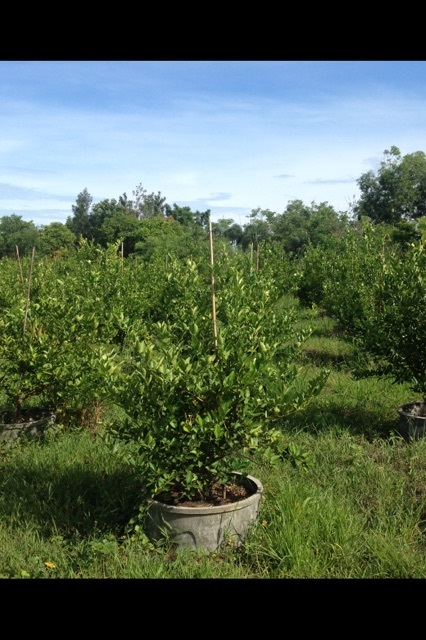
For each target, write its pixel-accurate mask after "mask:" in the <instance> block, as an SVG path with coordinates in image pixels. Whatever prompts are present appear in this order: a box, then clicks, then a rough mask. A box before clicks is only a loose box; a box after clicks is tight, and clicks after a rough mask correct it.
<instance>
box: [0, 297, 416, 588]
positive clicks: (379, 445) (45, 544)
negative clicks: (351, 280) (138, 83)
mask: <svg viewBox="0 0 426 640" xmlns="http://www.w3.org/2000/svg"><path fill="white" fill-rule="evenodd" d="M280 304H281V309H282V311H283V312H284V310H285V309H287V308H291V309H292V311H293V312H294V313H296V314H297V322H298V324H299V326H300V327H302V328H303V327H304V326H305V325H306V326H308V325H309V326H310V327H311V329H312V333H311V335H310V337H308V338H307V340H306V341H305V342H304V343H303V345H302V347H301V349H300V350H299V351H298V353H297V355H296V356H295V357H296V361H297V366H298V367H300V369H301V371H302V373H303V375H304V376H305V377H306V379H309V378H314V377H315V376H317V374H318V372H319V371H320V370H321V369H322V368H323V367H326V368H327V369H328V370H329V375H328V378H327V380H326V382H325V384H324V386H323V388H322V389H321V391H320V392H319V393H318V394H315V395H313V396H312V398H311V399H310V401H309V402H308V403H307V404H306V406H303V407H302V408H301V409H300V410H299V411H297V412H295V413H294V414H293V415H289V416H286V417H283V418H282V420H281V421H280V422H279V423H278V426H279V429H280V431H281V433H282V435H283V439H284V444H285V445H286V446H285V447H284V448H283V450H282V451H283V455H282V456H281V458H280V459H279V461H278V462H276V463H275V464H274V465H271V464H270V463H269V462H268V460H266V459H265V458H264V457H263V456H262V455H261V454H260V452H259V453H257V452H256V449H255V448H254V449H253V450H251V451H250V452H249V454H248V455H249V458H250V463H251V466H250V473H251V474H252V475H255V476H256V477H258V478H260V479H261V481H262V484H263V487H264V493H263V496H262V502H261V509H260V517H259V519H258V521H257V523H256V525H255V527H253V529H252V530H251V531H250V534H249V535H248V536H247V538H246V540H245V541H244V544H243V545H241V546H240V547H238V548H235V547H233V546H232V545H224V546H223V547H221V548H220V549H219V550H218V551H216V552H214V553H205V552H203V551H202V550H197V551H188V550H182V549H175V548H173V545H172V544H170V543H169V542H167V541H164V542H163V543H162V544H158V545H154V544H152V543H151V542H150V541H149V540H148V539H147V538H146V536H145V534H144V531H143V528H142V527H141V526H140V525H139V523H138V508H139V504H140V495H141V486H142V484H143V479H142V478H141V475H140V470H139V469H138V466H137V465H131V464H127V465H126V464H125V463H124V462H123V459H121V458H120V457H117V456H114V455H112V454H111V448H110V446H109V444H108V442H107V440H106V438H105V432H107V431H108V429H109V427H110V426H111V424H113V425H114V424H117V423H120V421H121V420H122V410H121V409H120V408H118V407H117V406H116V405H115V404H114V403H113V402H111V401H110V400H108V399H105V398H99V399H97V400H96V402H94V403H93V405H92V411H86V412H84V411H80V412H79V411H78V409H79V407H78V406H74V405H73V406H72V409H73V411H74V416H75V419H72V418H69V417H68V420H67V421H64V422H63V423H61V422H59V424H58V425H57V427H56V428H52V430H51V431H48V432H47V434H46V436H45V438H44V439H43V440H40V441H39V440H29V441H26V442H24V441H22V442H19V441H18V442H17V443H15V444H14V445H13V446H10V447H5V446H1V447H0V577H1V578H3V579H5V578H8V579H9V578H14V579H34V578H37V579H52V578H60V579H89V578H97V579H119V578H138V579H152V578H156V579H157V578H166V579H167V578H180V579H182V578H183V579H185V578H206V579H207V578H225V579H229V578H233V579H235V578H260V579H276V578H278V579H285V578H287V579H298V578H358V579H368V578H375V579H376V578H385V579H389V578H425V577H426V538H425V530H424V529H425V514H426V511H425V510H426V440H421V439H420V440H416V441H410V442H407V441H406V440H404V439H403V438H402V437H401V436H400V435H399V434H398V415H397V408H398V407H399V406H400V405H402V404H404V403H405V402H409V401H411V400H412V399H413V392H412V390H411V389H410V387H409V385H408V383H401V382H398V383H394V382H393V381H392V379H391V378H387V377H384V376H377V377H375V376H369V377H364V378H363V377H359V376H358V375H355V373H354V372H355V371H356V370H357V368H359V367H357V366H356V365H357V362H356V354H355V352H354V349H353V345H352V343H351V342H349V341H348V340H346V338H345V334H344V333H343V332H342V331H341V330H338V329H337V327H336V322H335V320H334V319H332V318H331V317H330V316H328V315H326V314H325V313H324V312H323V311H322V310H321V309H320V307H316V308H314V310H312V309H310V308H307V307H303V306H302V305H301V304H299V302H298V301H297V300H296V298H294V297H293V296H291V295H287V296H285V297H284V298H283V299H282V300H281V303H280ZM103 338H105V335H104V336H103ZM65 361H66V359H65V360H64V362H65Z"/></svg>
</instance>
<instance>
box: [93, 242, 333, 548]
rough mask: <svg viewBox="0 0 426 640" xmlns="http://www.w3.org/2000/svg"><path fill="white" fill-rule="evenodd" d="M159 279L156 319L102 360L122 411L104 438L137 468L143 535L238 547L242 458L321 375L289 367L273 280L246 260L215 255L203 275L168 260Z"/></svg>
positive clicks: (246, 516)
mask: <svg viewBox="0 0 426 640" xmlns="http://www.w3.org/2000/svg"><path fill="white" fill-rule="evenodd" d="M164 277H165V279H166V280H167V283H166V286H165V287H163V290H162V300H161V304H160V309H161V315H162V317H161V318H159V319H157V321H156V322H154V323H151V324H143V323H139V324H136V323H135V324H134V326H133V328H132V330H131V331H130V333H129V334H128V335H127V337H126V344H125V347H124V350H123V352H122V354H121V355H120V356H119V357H117V356H114V355H112V354H111V355H110V356H109V357H106V356H105V357H104V360H105V366H106V367H108V368H109V375H110V384H111V390H112V392H113V395H114V397H115V400H116V403H117V404H118V405H119V406H120V407H121V408H122V409H123V410H124V412H125V416H126V417H125V419H124V420H122V421H121V422H117V423H115V424H113V425H110V427H109V429H108V439H109V441H110V442H111V444H112V445H113V446H114V451H115V452H116V453H118V454H121V455H122V456H123V457H124V458H125V459H126V460H128V461H130V462H132V463H134V464H136V465H138V467H139V469H140V473H141V478H142V483H143V488H144V500H143V501H142V506H141V513H142V516H143V525H144V527H145V531H146V533H147V534H148V536H149V537H150V538H151V539H153V540H160V539H162V538H163V536H164V535H165V533H167V532H168V533H170V535H173V539H174V542H175V543H176V544H177V545H179V546H183V547H189V548H199V547H202V548H204V549H206V550H207V551H214V550H216V549H217V548H218V546H220V545H221V544H222V542H223V541H224V540H225V539H227V537H228V536H230V537H231V538H232V539H233V540H234V541H235V542H236V544H239V543H240V542H241V541H242V540H243V539H244V537H245V535H246V533H247V531H248V530H249V529H250V527H251V526H252V525H253V523H254V521H255V520H256V518H257V515H258V511H259V503H260V497H261V494H262V484H261V482H260V481H259V480H258V479H256V478H254V477H253V476H251V475H248V471H249V467H248V466H247V465H248V464H249V461H250V454H251V453H253V452H259V451H262V452H263V453H264V455H265V456H266V457H269V458H271V457H273V455H274V452H276V451H277V448H279V445H277V443H278V442H279V437H280V431H279V429H278V428H277V422H278V421H279V420H282V419H283V418H285V417H286V416H287V415H288V414H289V413H291V412H293V411H295V410H297V409H298V408H300V407H301V406H302V405H303V404H304V403H305V402H307V401H308V400H309V399H310V398H311V397H312V396H313V395H314V394H315V393H317V392H318V391H319V390H320V389H321V387H322V386H323V384H324V383H325V380H326V377H327V372H325V371H323V372H321V373H320V374H319V375H318V376H317V377H316V378H315V379H312V380H309V381H308V380H305V379H303V377H302V375H301V373H300V371H299V369H298V368H297V367H295V366H294V364H293V361H294V355H295V351H296V350H297V349H298V348H299V347H300V345H301V342H302V340H303V336H302V335H298V334H297V331H296V329H295V328H294V327H295V317H294V316H293V315H292V312H289V313H286V312H283V311H280V312H277V310H276V307H275V303H276V300H277V298H278V296H279V292H278V291H277V290H276V287H275V284H274V282H273V280H272V279H271V278H270V277H268V276H267V275H265V274H264V273H263V272H262V271H256V270H254V269H253V268H252V267H251V265H250V264H249V260H248V257H247V256H244V255H243V256H241V255H234V256H232V257H229V256H228V255H227V254H226V253H224V254H223V255H222V256H221V257H220V259H219V261H218V263H217V264H216V265H214V272H213V277H212V272H211V271H210V270H209V269H207V270H206V268H205V265H203V264H202V263H200V262H194V261H191V260H187V261H185V262H183V261H172V260H169V262H168V271H167V273H166V274H165V276H164ZM210 285H211V286H210ZM114 367H117V368H116V369H115V371H113V368H114ZM274 444H275V445H277V447H276V448H274Z"/></svg>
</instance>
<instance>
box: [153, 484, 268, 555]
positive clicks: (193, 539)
mask: <svg viewBox="0 0 426 640" xmlns="http://www.w3.org/2000/svg"><path fill="white" fill-rule="evenodd" d="M235 475H236V476H241V474H240V473H237V472H235ZM243 484H245V486H246V488H248V489H249V490H250V491H252V494H251V495H250V496H249V497H248V498H244V499H243V500H239V501H237V502H233V503H231V504H226V505H221V506H214V507H213V506H212V507H207V506H206V507H187V506H171V505H167V504H164V503H162V502H158V501H157V500H150V504H149V510H148V515H147V521H146V533H147V536H148V538H150V540H152V541H158V540H161V538H164V537H166V536H167V537H170V539H171V540H172V541H173V543H174V544H175V545H176V546H177V547H181V548H187V549H200V548H202V549H205V550H206V551H209V552H212V551H216V550H217V549H218V548H219V547H220V545H221V544H222V543H223V542H224V541H225V540H226V541H229V542H231V543H232V544H233V545H235V546H240V545H241V543H242V542H243V540H244V538H245V536H246V535H247V533H248V531H249V530H250V529H251V527H252V526H253V524H254V523H255V521H256V520H257V517H258V515H259V508H260V499H261V496H262V493H263V486H262V484H261V483H260V481H259V480H258V479H257V478H253V477H252V476H246V477H245V478H244V480H243Z"/></svg>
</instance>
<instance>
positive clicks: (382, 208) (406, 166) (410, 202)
mask: <svg viewBox="0 0 426 640" xmlns="http://www.w3.org/2000/svg"><path fill="white" fill-rule="evenodd" d="M384 156H385V157H384V160H382V162H381V163H380V167H379V169H378V171H377V172H376V173H374V172H373V171H368V172H367V173H364V174H362V175H361V177H360V178H359V179H358V181H357V182H358V186H359V189H360V191H361V197H360V199H359V201H358V202H357V203H356V205H355V207H354V213H355V215H356V216H357V217H358V219H360V218H361V216H368V217H369V218H370V219H371V220H372V221H373V223H378V222H385V223H388V224H395V223H397V222H399V221H401V220H404V219H405V220H408V221H412V220H416V219H417V218H420V217H422V216H424V215H426V155H425V154H424V153H423V151H416V152H414V153H409V154H407V155H405V156H401V152H400V150H399V149H398V147H395V146H392V147H391V148H390V150H385V151H384Z"/></svg>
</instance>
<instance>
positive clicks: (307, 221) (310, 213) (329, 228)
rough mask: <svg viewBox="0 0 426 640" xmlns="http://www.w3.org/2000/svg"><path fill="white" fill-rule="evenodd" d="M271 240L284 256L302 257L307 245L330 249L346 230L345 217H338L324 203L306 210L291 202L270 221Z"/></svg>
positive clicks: (301, 204)
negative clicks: (281, 246)
mask: <svg viewBox="0 0 426 640" xmlns="http://www.w3.org/2000/svg"><path fill="white" fill-rule="evenodd" d="M271 224H272V229H273V232H274V238H275V239H276V240H278V241H279V242H280V243H281V244H282V245H283V247H284V249H285V251H286V252H287V253H290V254H292V255H294V256H300V255H302V254H303V253H304V252H305V251H306V249H307V248H308V246H309V245H313V246H318V245H323V246H326V245H330V244H332V243H333V242H334V241H335V240H336V238H338V237H340V236H341V235H342V234H343V233H344V231H345V229H346V228H347V226H348V220H347V217H346V215H345V214H341V213H338V212H337V211H336V210H335V209H334V207H332V206H331V205H330V204H328V202H320V203H319V204H316V203H315V202H312V203H311V205H310V206H308V205H306V204H304V203H303V201H302V200H292V201H290V202H289V203H288V205H287V208H286V210H285V211H284V213H282V214H281V215H278V216H275V218H274V219H273V220H272V223H271Z"/></svg>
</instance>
